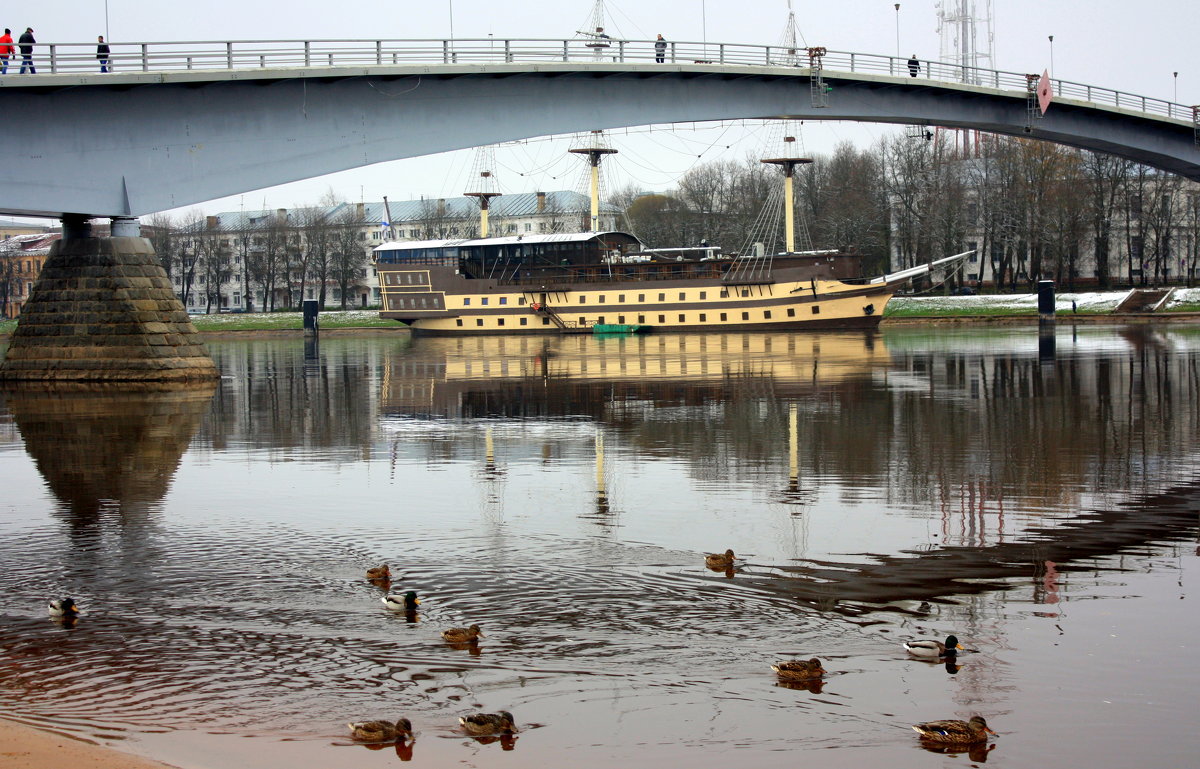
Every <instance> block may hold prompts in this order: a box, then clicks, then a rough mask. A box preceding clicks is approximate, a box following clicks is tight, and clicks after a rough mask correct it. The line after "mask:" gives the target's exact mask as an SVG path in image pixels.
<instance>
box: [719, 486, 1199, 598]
mask: <svg viewBox="0 0 1200 769" xmlns="http://www.w3.org/2000/svg"><path fill="white" fill-rule="evenodd" d="M1198 531H1200V481H1195V482H1192V483H1189V484H1185V485H1181V486H1177V487H1175V488H1173V489H1170V490H1168V491H1166V492H1163V493H1161V494H1153V495H1148V496H1144V497H1141V498H1139V499H1136V500H1133V501H1131V502H1129V503H1127V504H1125V505H1122V506H1120V507H1115V508H1112V509H1108V510H1094V511H1090V512H1081V513H1079V514H1078V515H1077V516H1075V517H1074V518H1072V519H1071V520H1069V521H1062V522H1060V523H1057V524H1053V525H1048V526H1041V527H1035V528H1030V529H1027V530H1026V531H1025V532H1024V535H1023V540H1022V541H1019V542H1004V543H1000V544H996V545H990V546H983V547H942V548H938V549H936V550H929V551H908V552H904V553H902V554H900V555H876V556H872V557H871V559H872V562H870V563H866V564H864V563H862V562H836V561H809V562H807V563H805V564H801V565H782V566H773V567H772V568H773V569H775V570H777V571H778V572H781V573H782V575H783V576H782V577H780V576H771V577H765V576H760V575H758V574H753V573H745V574H741V575H739V576H738V579H739V580H743V581H745V582H746V583H748V584H752V585H754V586H755V587H758V588H760V589H763V590H767V591H770V592H776V593H784V594H787V595H790V596H792V597H794V598H796V599H797V600H800V601H804V602H807V603H813V604H817V605H820V606H821V608H823V609H834V610H838V611H841V612H843V613H847V614H862V613H867V612H869V611H873V610H876V609H878V608H879V607H880V605H881V604H882V605H886V604H892V606H891V607H890V608H892V609H895V610H902V609H900V607H899V605H898V604H899V603H900V602H912V601H940V600H947V599H950V598H951V597H953V596H958V595H968V594H973V593H984V592H989V591H994V590H1007V589H1010V588H1012V587H1013V586H1014V584H1015V583H1014V580H1021V579H1024V580H1027V581H1030V582H1032V581H1033V580H1035V579H1040V578H1041V577H1042V576H1043V574H1044V573H1045V570H1046V568H1047V565H1052V566H1053V568H1054V569H1056V570H1057V571H1059V572H1068V571H1084V570H1091V569H1095V568H1096V565H1095V563H1094V559H1097V558H1104V557H1107V556H1113V555H1120V554H1122V553H1126V552H1129V551H1130V550H1132V549H1134V548H1141V547H1145V546H1147V545H1153V544H1163V543H1169V542H1181V541H1185V540H1193V539H1195V538H1196V536H1197V532H1198Z"/></svg>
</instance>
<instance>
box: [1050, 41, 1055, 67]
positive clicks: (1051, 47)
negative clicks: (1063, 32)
mask: <svg viewBox="0 0 1200 769" xmlns="http://www.w3.org/2000/svg"><path fill="white" fill-rule="evenodd" d="M1050 77H1054V35H1051V36H1050Z"/></svg>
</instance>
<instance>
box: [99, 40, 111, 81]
mask: <svg viewBox="0 0 1200 769" xmlns="http://www.w3.org/2000/svg"><path fill="white" fill-rule="evenodd" d="M96 40H97V41H98V42H97V43H96V58H97V59H98V60H99V61H100V71H101V72H108V69H109V67H108V62H109V56H110V55H111V54H110V52H109V48H108V43H106V42H104V35H100V36H99V37H97V38H96Z"/></svg>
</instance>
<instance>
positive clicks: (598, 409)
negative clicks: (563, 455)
mask: <svg viewBox="0 0 1200 769" xmlns="http://www.w3.org/2000/svg"><path fill="white" fill-rule="evenodd" d="M888 362H889V357H888V354H887V350H886V348H885V347H884V345H883V343H882V341H881V340H880V339H879V337H878V336H877V335H876V334H874V333H873V332H842V333H826V334H811V335H794V334H750V333H746V334H738V333H730V334H703V335H702V334H687V335H677V336H649V337H642V336H631V337H618V338H613V339H597V338H595V337H588V336H566V337H513V338H507V337H486V336H478V337H463V338H451V339H443V338H422V339H419V340H416V341H414V346H413V348H412V349H411V350H409V351H408V354H406V355H405V356H403V357H401V358H394V359H392V360H390V361H388V362H387V363H386V364H385V368H384V374H383V387H382V395H381V404H380V407H381V410H382V412H383V414H385V415H388V416H408V417H430V418H446V417H451V418H474V417H514V418H523V419H528V418H555V417H580V418H601V417H606V416H607V417H609V418H611V417H612V416H613V414H612V412H611V409H610V408H609V405H610V404H612V403H614V402H619V401H633V400H648V401H652V402H663V401H665V402H675V403H682V404H700V403H704V402H707V401H710V400H712V399H716V398H720V399H723V400H724V399H730V398H736V397H738V396H740V395H755V394H759V395H770V396H772V397H778V396H784V397H786V396H788V395H790V394H807V393H811V392H813V391H816V390H819V389H821V388H839V387H842V388H853V387H854V386H856V385H857V384H859V383H863V382H866V381H868V380H869V378H870V376H871V372H872V371H873V370H875V369H877V368H879V367H881V366H886V365H887V364H888Z"/></svg>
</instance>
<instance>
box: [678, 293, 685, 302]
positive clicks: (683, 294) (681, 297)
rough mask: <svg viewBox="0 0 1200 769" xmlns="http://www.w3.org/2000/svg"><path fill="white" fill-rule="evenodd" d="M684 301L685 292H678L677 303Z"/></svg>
mask: <svg viewBox="0 0 1200 769" xmlns="http://www.w3.org/2000/svg"><path fill="white" fill-rule="evenodd" d="M685 299H687V292H685V291H680V292H679V301H681V302H682V301H683V300H685Z"/></svg>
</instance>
